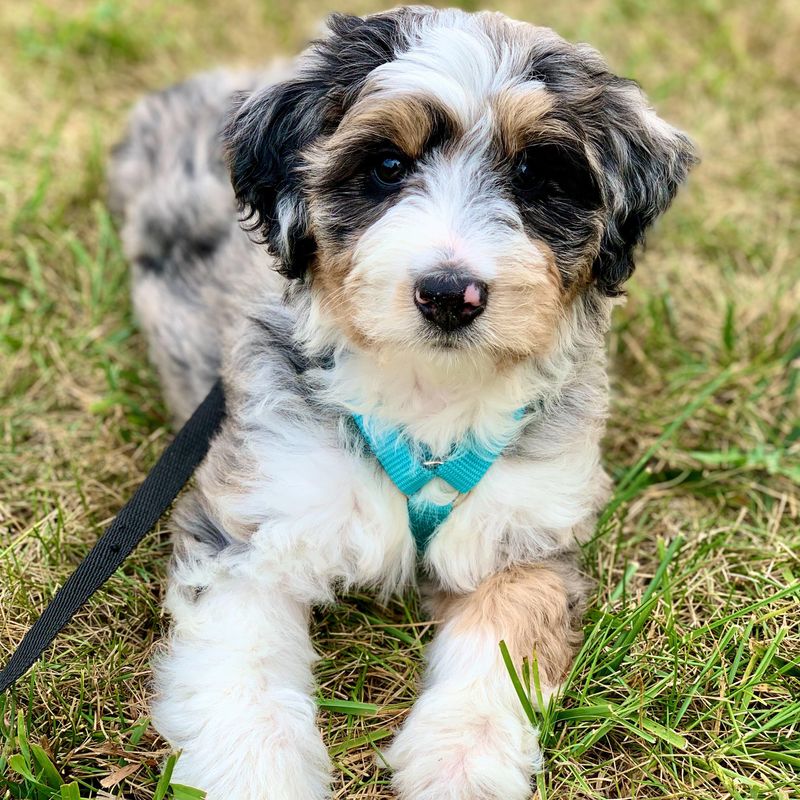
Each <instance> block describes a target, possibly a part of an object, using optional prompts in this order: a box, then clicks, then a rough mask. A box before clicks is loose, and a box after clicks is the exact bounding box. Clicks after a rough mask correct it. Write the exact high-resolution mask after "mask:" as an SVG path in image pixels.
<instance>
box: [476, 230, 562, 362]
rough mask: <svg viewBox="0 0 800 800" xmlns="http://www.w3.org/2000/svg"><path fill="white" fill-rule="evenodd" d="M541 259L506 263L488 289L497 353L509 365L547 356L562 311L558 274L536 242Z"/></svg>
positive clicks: (546, 249)
mask: <svg viewBox="0 0 800 800" xmlns="http://www.w3.org/2000/svg"><path fill="white" fill-rule="evenodd" d="M535 244H536V247H537V249H538V250H539V251H540V252H542V254H543V259H541V260H540V261H539V263H537V264H531V263H527V262H526V261H524V260H522V259H520V260H519V261H516V260H515V261H510V262H506V263H505V264H504V265H503V269H502V270H501V271H500V272H499V274H498V276H497V278H496V279H495V281H494V283H493V286H492V294H491V296H490V302H491V303H492V304H493V308H492V314H493V317H494V319H495V320H496V326H497V336H498V342H497V352H498V353H499V355H500V356H501V360H507V361H508V362H509V363H513V362H515V361H517V360H518V359H521V358H528V357H530V356H531V355H533V354H535V355H539V356H544V355H547V354H548V353H549V352H550V350H551V349H552V347H553V345H554V343H555V334H556V330H557V329H558V325H559V322H560V321H561V318H562V316H563V314H564V313H565V312H564V309H565V304H566V303H565V301H566V299H567V298H566V296H565V293H564V288H563V284H562V281H561V274H560V273H559V271H558V268H557V267H556V263H555V256H554V255H553V252H552V250H551V249H550V248H549V247H548V245H547V244H546V243H545V242H542V241H536V242H535Z"/></svg>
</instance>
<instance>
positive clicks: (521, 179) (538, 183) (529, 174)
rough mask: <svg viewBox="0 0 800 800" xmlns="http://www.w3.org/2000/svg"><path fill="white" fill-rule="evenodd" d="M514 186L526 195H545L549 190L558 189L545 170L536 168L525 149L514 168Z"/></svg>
mask: <svg viewBox="0 0 800 800" xmlns="http://www.w3.org/2000/svg"><path fill="white" fill-rule="evenodd" d="M513 180H514V186H515V187H516V189H517V190H518V191H519V192H520V193H521V194H522V195H524V196H530V197H535V196H544V195H546V193H547V190H548V184H550V186H549V188H550V189H556V188H557V187H556V185H555V184H553V183H552V182H551V181H549V180H548V178H547V175H546V174H545V170H540V169H537V168H536V164H535V163H533V161H532V159H531V158H530V156H529V155H528V152H527V151H525V152H523V153H522V155H521V156H520V157H519V158H518V159H517V164H516V166H515V168H514V178H513Z"/></svg>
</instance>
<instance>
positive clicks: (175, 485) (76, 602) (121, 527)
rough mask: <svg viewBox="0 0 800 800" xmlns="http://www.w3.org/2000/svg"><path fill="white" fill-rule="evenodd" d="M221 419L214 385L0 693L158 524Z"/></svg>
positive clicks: (33, 635)
mask: <svg viewBox="0 0 800 800" xmlns="http://www.w3.org/2000/svg"><path fill="white" fill-rule="evenodd" d="M224 416H225V397H224V394H223V391H222V383H221V381H217V383H216V384H215V385H214V387H213V388H212V389H211V391H210V392H209V393H208V395H207V397H206V399H205V400H203V402H202V403H201V404H200V405H199V407H198V408H197V410H196V411H195V412H194V414H192V416H191V417H190V418H189V420H188V421H187V422H186V424H185V425H184V426H183V428H181V430H180V431H179V432H178V434H177V435H176V436H175V438H174V439H173V441H172V443H171V444H170V445H169V447H167V449H166V450H165V451H164V453H163V454H162V455H161V458H159V459H158V461H157V462H156V465H155V466H154V467H153V469H151V470H150V472H149V474H148V475H147V477H146V478H145V479H144V481H143V482H142V484H141V485H140V486H139V488H138V489H137V490H136V492H135V493H134V495H133V497H132V498H131V499H130V500H129V501H128V503H127V504H126V505H125V506H124V507H123V509H122V511H120V512H119V514H117V516H116V517H115V518H114V520H113V521H112V523H111V524H110V525H109V526H108V528H106V530H105V532H104V533H103V535H102V536H101V537H100V538H99V539H98V540H97V543H96V544H95V545H94V547H93V548H92V549H91V550H90V551H89V553H88V554H87V555H86V557H85V558H84V559H83V561H81V563H80V564H79V565H78V568H77V569H76V570H75V572H73V573H72V575H70V576H69V578H67V580H66V581H65V583H64V585H63V586H62V587H61V588H60V589H59V590H58V591H57V592H56V595H55V597H53V599H52V600H51V601H50V603H49V604H48V605H47V607H46V608H45V610H44V611H43V612H42V615H41V616H40V617H39V619H37V620H36V622H34V623H33V626H32V627H31V629H30V630H29V631H28V632H27V633H26V634H25V636H24V637H23V639H22V642H21V643H20V645H19V646H18V647H17V649H16V650H15V651H14V653H13V654H12V655H11V658H10V659H9V661H8V663H7V664H6V666H5V668H4V669H3V671H2V672H0V692H4V691H5V690H6V689H8V688H9V687H10V686H11V685H12V684H13V683H14V682H15V681H16V680H17V679H18V678H20V677H21V676H22V675H24V674H25V673H26V672H27V671H28V669H29V668H30V667H31V666H32V665H33V663H34V662H35V661H36V660H37V659H38V658H39V656H41V654H42V653H43V652H44V651H45V649H47V647H48V646H49V645H50V644H51V643H52V641H53V639H55V637H56V636H57V635H58V634H59V632H60V631H61V630H62V628H64V626H65V625H66V624H67V623H68V622H69V621H70V620H71V619H72V617H73V616H75V614H76V612H77V611H78V609H79V608H80V607H81V606H82V605H83V604H84V603H85V602H86V601H87V600H88V599H89V598H90V597H91V596H92V595H93V594H94V593H95V592H96V591H97V590H98V589H99V588H100V587H101V586H102V585H103V584H104V583H105V582H106V581H107V580H108V579H109V578H110V577H111V576H112V575H113V574H114V572H115V571H116V569H117V568H118V567H119V566H120V564H122V562H123V561H124V560H125V559H126V558H127V556H128V555H129V554H130V553H131V552H132V551H133V549H134V548H135V547H136V545H138V544H139V542H141V541H142V539H143V538H144V537H145V535H146V534H147V533H148V532H149V531H150V530H151V528H152V527H153V526H154V525H155V524H156V522H158V520H159V518H160V517H161V515H162V514H163V513H164V512H165V511H166V510H167V508H169V506H170V504H171V503H172V501H173V500H174V499H175V498H176V497H177V495H178V492H180V490H181V489H182V488H183V486H184V485H185V484H186V482H187V481H188V480H189V478H190V477H191V476H192V473H193V472H194V470H195V468H196V467H197V465H198V464H199V463H200V462H201V461H202V460H203V458H204V457H205V455H206V453H207V452H208V448H209V445H210V443H211V439H212V438H213V436H214V434H215V433H216V432H217V431H218V430H219V427H220V424H221V423H222V420H223V418H224Z"/></svg>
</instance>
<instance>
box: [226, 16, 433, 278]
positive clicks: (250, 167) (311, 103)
mask: <svg viewBox="0 0 800 800" xmlns="http://www.w3.org/2000/svg"><path fill="white" fill-rule="evenodd" d="M417 13H418V12H415V11H413V10H409V9H399V10H397V11H394V12H389V13H386V14H380V15H376V16H371V17H369V18H367V19H361V18H360V17H352V16H345V15H334V16H332V17H331V18H330V20H329V26H330V28H331V31H332V35H331V36H330V37H329V38H327V39H323V40H321V41H319V42H316V43H315V44H314V45H313V46H312V50H311V52H312V54H313V55H312V56H311V59H312V60H311V62H310V63H309V64H308V65H307V66H306V67H305V68H303V69H301V71H300V73H299V75H298V76H297V77H296V78H294V79H292V80H289V81H286V82H285V83H281V84H278V85H277V86H271V87H268V88H265V89H263V90H261V91H258V92H255V93H254V94H252V95H250V96H248V97H241V98H239V101H238V107H236V108H235V109H234V111H233V114H232V116H231V117H230V119H229V121H228V124H227V125H226V127H225V131H224V141H225V146H226V150H227V156H228V164H229V166H230V171H231V179H232V182H233V188H234V190H235V192H236V196H237V198H238V200H239V203H240V205H241V207H242V209H243V211H244V212H245V215H246V216H245V219H247V220H249V223H250V227H251V229H252V230H260V231H261V233H262V236H263V238H264V240H265V242H266V243H267V244H268V246H269V249H270V251H271V252H272V253H273V254H274V255H276V256H278V257H279V258H280V260H281V271H282V272H283V273H284V274H285V275H286V276H287V277H291V278H300V277H302V276H303V275H304V274H305V272H306V269H307V268H308V266H309V263H310V261H311V259H312V258H313V255H314V251H315V243H314V240H313V238H312V237H311V236H310V234H309V233H308V232H307V230H306V219H305V217H306V213H305V202H304V200H303V197H302V189H301V181H300V177H299V174H298V168H299V166H300V154H301V153H302V151H303V150H304V149H305V148H307V147H308V146H309V145H310V144H311V143H312V142H313V141H314V139H316V138H317V137H318V136H320V135H321V134H323V133H326V132H330V131H331V130H333V128H334V127H335V126H336V125H337V124H338V122H339V121H340V120H341V118H342V116H343V114H344V113H345V111H346V110H347V109H348V108H349V107H350V106H351V105H352V104H353V102H354V101H355V99H356V98H357V97H358V94H359V92H360V91H361V89H362V88H363V85H364V82H365V80H366V78H367V76H368V75H369V73H370V72H372V70H374V69H375V68H376V67H378V66H380V65H381V64H384V63H386V62H387V61H390V60H392V59H393V58H394V57H395V52H396V51H398V50H400V49H402V48H403V47H404V38H403V35H402V30H403V26H404V25H407V24H408V23H407V20H408V18H409V17H411V16H413V15H415V14H417ZM279 204H286V207H287V208H289V207H291V208H292V220H291V222H290V223H287V224H286V227H287V229H286V230H284V231H281V223H280V221H279V218H278V217H279V215H278V208H279Z"/></svg>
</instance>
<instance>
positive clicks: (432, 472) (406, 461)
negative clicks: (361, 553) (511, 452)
mask: <svg viewBox="0 0 800 800" xmlns="http://www.w3.org/2000/svg"><path fill="white" fill-rule="evenodd" d="M525 411H526V409H525V408H520V409H518V410H517V411H515V412H514V419H515V420H517V421H519V420H521V419H522V417H523V416H524V415H525ZM353 421H354V422H355V423H356V426H357V427H358V430H359V431H360V432H361V435H362V437H363V438H364V441H365V442H366V444H367V446H368V447H369V449H370V451H371V452H372V453H373V455H374V456H375V458H377V459H378V462H379V463H380V465H381V466H382V467H383V469H384V472H386V474H387V475H388V476H389V478H390V479H391V481H392V483H394V485H395V486H396V487H397V488H398V489H399V490H400V491H401V492H402V493H403V494H404V495H405V496H406V498H407V500H408V522H409V527H410V529H411V535H412V536H413V537H414V541H415V543H416V545H417V550H418V551H419V553H420V554H424V552H425V550H426V548H427V546H428V545H429V544H430V541H431V539H432V538H433V535H434V534H435V533H436V530H437V528H438V527H439V526H440V525H441V524H442V523H443V522H444V521H445V520H446V519H447V518H448V517H449V516H450V513H451V512H452V510H453V502H449V503H441V504H440V503H435V502H433V501H432V500H430V499H428V498H425V497H423V496H422V495H421V494H420V493H421V491H422V489H423V488H424V487H425V486H427V485H428V484H429V483H430V482H431V481H432V480H433V479H434V478H440V479H441V480H443V481H444V482H445V483H447V484H448V485H449V486H451V487H452V488H453V489H454V490H455V491H456V492H457V493H458V494H459V495H464V494H467V493H468V492H470V491H472V489H474V488H475V486H477V484H478V483H479V482H480V480H481V478H483V476H484V475H485V474H486V473H487V472H488V470H489V467H491V466H492V464H494V462H495V461H497V459H498V458H499V456H500V455H501V453H502V452H503V451H504V450H505V449H506V447H507V446H508V445H509V443H510V442H511V440H512V439H513V437H514V435H515V432H512V433H511V434H510V435H508V436H507V437H505V438H503V439H500V440H498V441H496V442H493V443H492V445H491V446H480V445H478V444H477V442H475V441H474V440H473V439H472V438H471V437H467V438H466V439H465V440H464V441H463V442H461V443H459V444H458V445H457V446H455V447H454V448H453V449H452V451H451V453H450V455H449V456H447V458H444V459H441V460H438V459H433V458H432V454H431V452H430V450H429V449H428V448H427V447H426V446H425V445H423V444H419V443H418V444H416V445H415V446H413V447H412V444H411V443H410V442H409V440H408V437H407V436H406V434H405V431H403V430H402V429H400V428H394V427H390V426H387V425H382V424H380V423H378V422H376V421H375V420H374V419H370V418H365V417H364V416H363V415H361V414H353Z"/></svg>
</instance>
